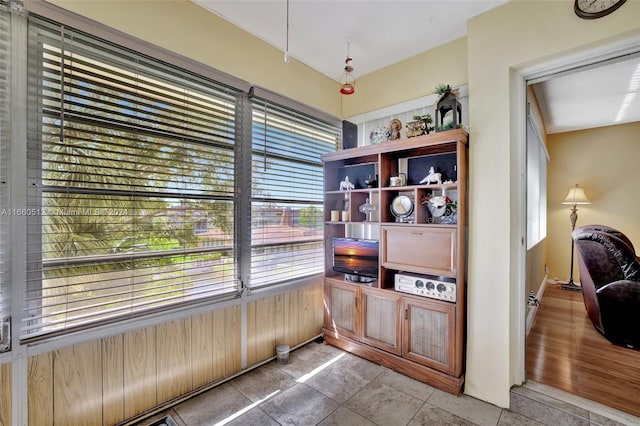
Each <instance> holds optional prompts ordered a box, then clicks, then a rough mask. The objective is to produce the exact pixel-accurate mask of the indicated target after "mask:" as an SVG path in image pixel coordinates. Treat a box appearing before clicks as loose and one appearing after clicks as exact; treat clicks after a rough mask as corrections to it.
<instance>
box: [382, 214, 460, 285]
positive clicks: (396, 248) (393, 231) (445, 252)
mask: <svg viewBox="0 0 640 426" xmlns="http://www.w3.org/2000/svg"><path fill="white" fill-rule="evenodd" d="M381 232H382V235H381V240H382V245H381V254H382V259H381V263H382V266H384V267H385V268H389V269H397V270H400V271H411V272H417V273H421V274H431V275H437V276H440V275H443V276H447V277H454V276H456V273H457V265H458V255H457V249H456V247H457V241H458V236H457V235H458V232H457V230H456V228H455V227H451V226H450V227H445V226H442V225H437V226H430V227H426V226H415V225H414V226H383V227H382V231H381Z"/></svg>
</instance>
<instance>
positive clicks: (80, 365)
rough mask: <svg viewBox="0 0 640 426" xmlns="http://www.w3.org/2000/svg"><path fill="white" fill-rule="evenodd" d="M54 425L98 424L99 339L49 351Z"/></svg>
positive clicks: (100, 383) (99, 391)
mask: <svg viewBox="0 0 640 426" xmlns="http://www.w3.org/2000/svg"><path fill="white" fill-rule="evenodd" d="M53 415H54V424H56V425H69V424H86V425H99V424H102V341H101V340H94V341H92V342H87V343H83V344H80V345H75V346H71V347H68V348H64V349H60V350H57V351H54V352H53Z"/></svg>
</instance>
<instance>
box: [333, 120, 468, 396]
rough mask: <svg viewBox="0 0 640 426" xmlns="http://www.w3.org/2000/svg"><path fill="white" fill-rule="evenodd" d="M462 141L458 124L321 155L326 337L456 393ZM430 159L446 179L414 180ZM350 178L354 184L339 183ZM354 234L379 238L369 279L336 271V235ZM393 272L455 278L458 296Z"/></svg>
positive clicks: (461, 298)
mask: <svg viewBox="0 0 640 426" xmlns="http://www.w3.org/2000/svg"><path fill="white" fill-rule="evenodd" d="M467 146H468V135H467V133H466V132H465V131H464V130H461V129H456V130H451V131H446V132H440V133H435V134H431V135H425V136H420V137H415V138H411V139H404V140H400V141H393V142H386V143H382V144H378V145H370V146H365V147H360V148H353V149H347V150H344V151H339V152H336V153H331V154H327V155H325V156H324V157H323V162H324V186H325V195H324V208H325V316H324V329H323V331H324V337H325V341H326V342H327V343H329V344H332V345H335V346H338V347H340V348H343V349H345V350H347V351H349V352H352V353H354V354H356V355H359V356H362V357H364V358H367V359H369V360H371V361H374V362H376V363H379V364H381V365H384V366H386V367H389V368H391V369H394V370H396V371H398V372H400V373H403V374H405V375H408V376H410V377H413V378H415V379H417V380H420V381H423V382H425V383H428V384H431V385H432V386H435V387H437V388H439V389H442V390H445V391H447V392H450V393H454V394H458V393H460V392H461V391H462V387H463V383H464V350H465V348H464V343H465V342H464V321H465V288H466V279H465V277H466V267H465V255H466V245H465V241H466V205H467V152H468V149H467ZM432 164H436V165H438V167H437V168H436V171H437V172H438V173H442V175H443V176H441V179H439V180H438V181H428V180H427V181H426V182H420V181H421V180H424V179H421V176H423V175H426V174H427V173H430V171H429V170H428V167H426V166H428V165H432ZM346 176H349V177H350V178H351V179H350V183H351V185H353V186H352V187H349V188H346V187H344V185H343V184H342V183H341V182H343V181H344V180H345V177H346ZM398 176H402V177H403V179H402V180H401V181H398V180H397V179H395V177H398ZM372 181H373V184H372ZM433 197H440V198H441V199H446V200H447V201H448V202H449V203H451V205H453V206H454V210H453V212H454V217H447V215H450V214H451V211H448V212H447V213H446V214H445V216H443V217H442V218H440V216H439V215H438V214H437V212H436V211H435V210H433V209H432V208H431V207H433V206H430V205H429V204H428V203H426V202H425V203H424V204H423V203H422V202H421V201H425V200H427V199H430V198H433ZM407 198H408V199H409V200H410V207H411V209H410V210H411V211H410V212H409V213H407V214H406V215H402V214H400V215H398V214H397V211H396V210H395V209H394V208H393V204H394V203H396V202H398V199H404V200H407ZM371 205H372V206H374V207H373V208H372V209H369V210H366V209H363V208H362V206H367V207H369V206H371ZM332 210H334V214H333V217H332V213H331V211H332ZM335 210H339V211H340V214H339V219H338V220H336V219H337V215H336V214H335ZM344 210H346V214H343V213H342V211H344ZM351 237H354V238H363V239H368V240H376V241H378V242H379V263H378V271H377V272H378V273H377V277H376V278H375V279H368V280H367V282H357V280H356V282H353V281H352V280H349V274H344V273H341V272H337V271H336V270H334V268H333V247H332V245H333V241H334V239H335V238H351ZM398 274H408V275H415V276H425V277H435V278H437V279H446V280H449V281H450V282H455V284H456V285H455V295H454V297H453V299H452V300H451V301H445V300H437V299H433V298H428V297H423V296H422V295H419V294H410V293H407V292H400V291H397V290H396V289H395V286H394V283H395V278H396V275H398Z"/></svg>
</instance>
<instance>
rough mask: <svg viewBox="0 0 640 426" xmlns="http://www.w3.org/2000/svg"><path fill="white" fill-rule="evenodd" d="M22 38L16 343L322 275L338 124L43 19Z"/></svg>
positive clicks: (34, 20) (31, 24) (33, 20)
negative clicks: (327, 180)
mask: <svg viewBox="0 0 640 426" xmlns="http://www.w3.org/2000/svg"><path fill="white" fill-rule="evenodd" d="M28 40H29V46H28V62H29V63H28V91H29V93H28V97H27V99H28V108H29V111H28V117H27V119H28V123H29V124H28V141H27V182H26V189H27V204H26V208H24V209H23V211H22V213H21V214H23V215H24V216H26V222H27V236H26V242H27V253H26V256H27V262H26V263H27V264H26V283H25V290H24V295H25V297H24V309H25V311H24V314H23V317H22V324H21V326H20V331H21V333H20V335H21V339H22V340H23V341H28V340H34V339H41V338H43V337H46V336H50V335H57V334H62V333H67V332H70V331H75V330H78V329H83V328H89V327H93V326H96V325H102V324H106V323H109V322H115V321H120V320H122V319H127V318H132V317H137V316H140V315H144V314H148V313H154V312H164V311H166V310H167V309H169V308H173V307H180V306H183V305H186V304H191V303H193V302H205V301H206V302H207V303H208V302H209V301H211V300H215V299H217V298H219V297H223V298H227V297H236V296H238V295H240V294H241V291H242V287H243V286H246V287H251V288H257V287H265V286H270V285H277V284H280V283H283V282H287V281H291V280H294V279H296V280H297V279H300V278H303V277H309V276H313V275H316V274H319V273H321V272H322V271H323V262H324V255H323V253H324V251H323V223H322V217H323V214H322V190H323V188H322V185H323V179H322V162H321V158H320V157H321V155H322V154H323V153H326V152H330V151H334V150H335V147H336V141H337V140H338V138H339V137H340V130H339V127H338V126H336V123H334V124H327V123H325V122H324V121H323V120H319V119H316V118H313V117H312V116H310V115H307V114H306V113H300V112H296V111H294V110H293V109H290V108H285V107H283V106H280V104H278V105H276V104H274V103H272V102H271V101H270V100H267V99H269V97H268V96H267V97H266V98H265V99H263V98H261V97H255V98H252V99H249V98H250V95H249V93H246V92H244V91H242V90H240V89H235V88H231V87H228V86H226V85H223V84H220V83H217V82H215V81H212V80H211V79H208V78H204V77H202V76H199V75H197V74H195V73H192V72H188V71H185V70H183V69H180V68H178V67H175V66H172V65H169V64H166V63H164V62H160V61H158V60H155V59H152V58H150V57H147V56H144V55H142V54H139V53H136V52H133V51H130V50H127V49H125V48H122V47H119V46H116V45H113V44H110V43H108V42H105V41H101V40H97V39H96V38H94V37H92V36H89V35H86V34H84V33H81V32H78V31H75V30H73V29H70V28H66V27H64V26H60V25H58V24H54V23H51V22H48V21H45V20H43V19H40V18H30V20H29V37H28ZM192 65H193V64H192V63H189V67H191V66H192ZM195 68H197V69H200V68H198V67H195ZM227 77H228V76H226V77H225V78H227ZM229 79H230V78H229ZM225 81H227V80H225ZM239 86H242V84H240V85H239ZM265 93H266V91H265ZM276 97H277V96H276ZM277 98H278V99H282V98H280V97H277ZM285 103H286V102H285ZM306 111H307V112H308V111H309V110H308V109H307V110H306ZM3 170H4V169H3ZM0 201H1V199H0Z"/></svg>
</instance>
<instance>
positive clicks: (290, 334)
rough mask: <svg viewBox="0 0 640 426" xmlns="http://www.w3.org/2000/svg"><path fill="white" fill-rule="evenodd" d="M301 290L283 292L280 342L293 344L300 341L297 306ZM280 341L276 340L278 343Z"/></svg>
mask: <svg viewBox="0 0 640 426" xmlns="http://www.w3.org/2000/svg"><path fill="white" fill-rule="evenodd" d="M301 294H302V290H301V289H298V290H295V291H290V292H288V293H285V294H284V295H283V296H284V297H283V304H284V311H283V312H284V315H283V316H284V328H283V331H282V333H283V334H282V344H286V345H289V346H295V345H297V344H298V343H299V342H300V340H301V339H300V323H299V322H298V308H299V304H300V297H301ZM280 343H281V342H280V341H278V344H280Z"/></svg>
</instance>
